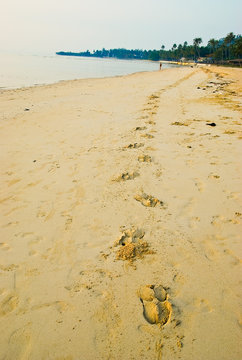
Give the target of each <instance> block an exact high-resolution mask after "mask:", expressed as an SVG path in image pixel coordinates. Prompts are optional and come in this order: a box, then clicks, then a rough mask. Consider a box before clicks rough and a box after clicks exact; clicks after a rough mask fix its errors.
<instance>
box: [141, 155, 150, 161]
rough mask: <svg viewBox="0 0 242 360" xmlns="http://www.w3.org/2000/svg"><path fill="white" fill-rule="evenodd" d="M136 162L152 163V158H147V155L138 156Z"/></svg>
mask: <svg viewBox="0 0 242 360" xmlns="http://www.w3.org/2000/svg"><path fill="white" fill-rule="evenodd" d="M138 161H139V162H151V161H152V158H151V156H149V155H140V156H139V157H138Z"/></svg>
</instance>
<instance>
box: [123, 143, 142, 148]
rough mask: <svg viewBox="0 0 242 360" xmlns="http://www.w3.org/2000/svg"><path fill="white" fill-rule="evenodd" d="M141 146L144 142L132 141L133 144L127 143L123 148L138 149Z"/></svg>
mask: <svg viewBox="0 0 242 360" xmlns="http://www.w3.org/2000/svg"><path fill="white" fill-rule="evenodd" d="M142 146H144V144H143V143H139V144H138V143H134V144H129V145H127V146H125V147H124V148H125V149H138V148H140V147H142Z"/></svg>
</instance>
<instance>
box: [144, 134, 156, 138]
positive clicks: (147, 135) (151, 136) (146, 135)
mask: <svg viewBox="0 0 242 360" xmlns="http://www.w3.org/2000/svg"><path fill="white" fill-rule="evenodd" d="M141 136H142V137H144V138H146V139H153V138H154V135H151V134H144V135H141Z"/></svg>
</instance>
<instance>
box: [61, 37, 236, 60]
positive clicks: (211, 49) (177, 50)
mask: <svg viewBox="0 0 242 360" xmlns="http://www.w3.org/2000/svg"><path fill="white" fill-rule="evenodd" d="M202 42H203V41H202V38H200V37H198V38H195V39H194V40H193V44H192V45H188V43H187V41H185V42H184V43H183V44H179V45H177V44H173V46H172V48H171V49H170V50H165V46H164V45H162V46H161V49H160V50H127V49H110V50H106V49H102V50H93V51H92V52H90V51H89V50H87V51H85V52H79V53H74V52H64V51H60V52H57V53H56V54H57V55H65V56H87V57H100V58H106V57H111V58H116V59H141V60H153V61H158V60H167V61H180V60H183V61H187V60H188V61H198V62H205V63H216V64H219V63H221V64H226V63H233V61H234V62H235V59H237V60H239V59H242V36H241V35H235V34H233V33H232V32H230V33H229V34H228V35H227V36H226V37H225V38H222V39H219V40H216V39H210V40H209V41H208V43H207V45H206V46H201V44H202ZM238 63H241V62H240V61H238Z"/></svg>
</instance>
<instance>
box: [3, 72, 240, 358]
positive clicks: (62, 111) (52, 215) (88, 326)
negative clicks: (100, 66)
mask: <svg viewBox="0 0 242 360" xmlns="http://www.w3.org/2000/svg"><path fill="white" fill-rule="evenodd" d="M241 75H242V70H241V69H227V68H226V69H225V68H224V69H223V68H216V67H208V68H205V67H203V68H190V67H187V68H177V69H167V70H162V71H159V72H154V73H142V74H141V73H140V74H134V75H129V76H125V77H116V78H110V79H98V80H97V79H91V80H77V81H67V82H61V83H59V84H53V85H48V86H39V87H33V88H26V89H19V90H8V91H2V92H1V94H0V96H1V104H0V110H1V115H0V116H1V119H0V120H1V135H0V136H1V196H0V199H1V200H0V202H1V223H2V228H1V239H0V242H1V244H0V255H1V257H0V331H1V336H0V359H1V360H3V359H4V360H20V359H21V360H25V359H30V360H49V359H50V360H93V359H95V360H96V359H100V360H104V359H105V360H106V359H115V360H131V359H135V360H139V359H149V360H150V359H152V360H153V359H165V360H176V359H183V360H191V359H192V360H193V359H196V360H205V359H206V360H217V359H219V360H223V359H224V360H225V359H226V360H239V359H241V358H242V352H241V349H240V346H239V341H240V337H241V327H242V317H241V315H240V304H239V300H240V295H241V286H240V285H241V284H240V278H241V277H240V274H241V273H240V271H241V261H240V255H241V245H240V242H239V240H240V239H239V237H240V234H241V233H242V231H241V221H242V209H241V195H240V190H241V166H240V165H241V158H240V156H241V145H242V133H241V118H240V112H239V110H240V105H241V97H240V91H241V85H242V84H241V83H242V76H241ZM212 122H214V123H216V126H210V125H208V123H212Z"/></svg>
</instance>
